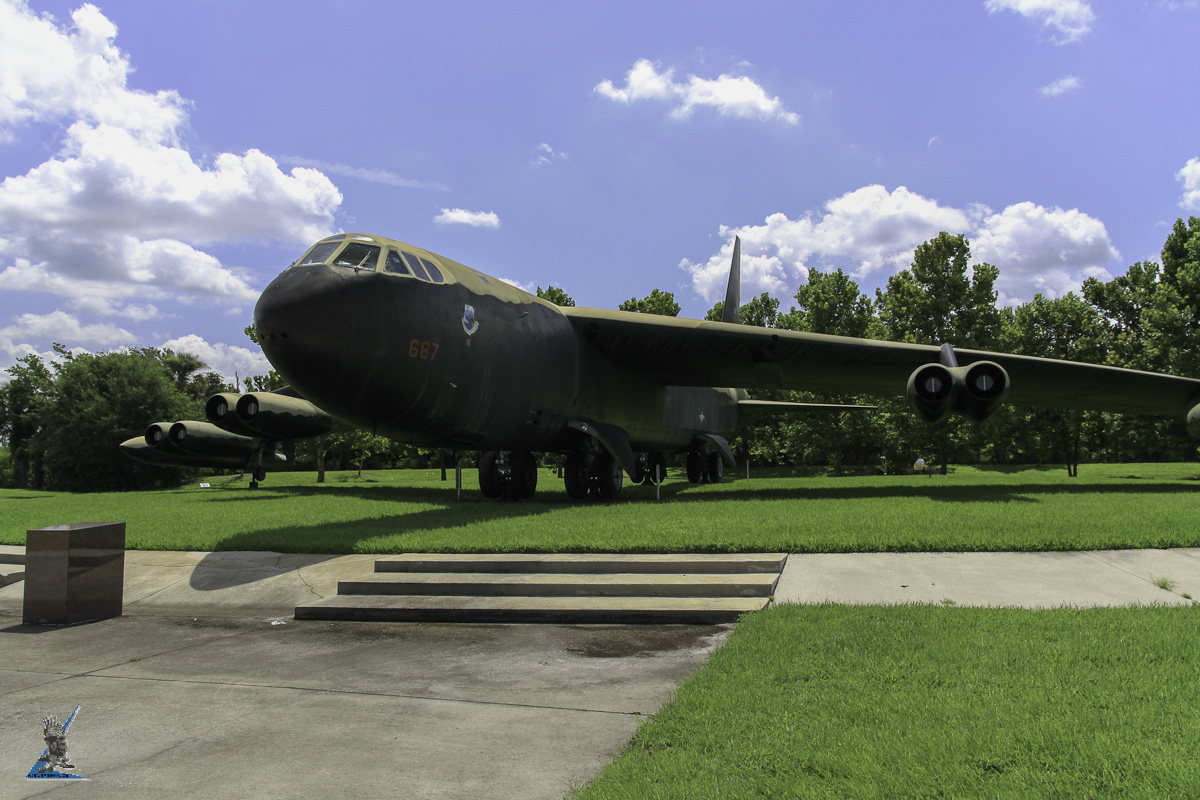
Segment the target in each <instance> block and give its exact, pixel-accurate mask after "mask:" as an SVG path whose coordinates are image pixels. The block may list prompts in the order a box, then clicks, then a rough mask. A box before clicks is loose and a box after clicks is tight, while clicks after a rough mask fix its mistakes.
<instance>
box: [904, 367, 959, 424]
mask: <svg viewBox="0 0 1200 800" xmlns="http://www.w3.org/2000/svg"><path fill="white" fill-rule="evenodd" d="M954 383H955V381H954V375H953V374H951V372H950V369H949V368H947V367H943V366H942V365H941V364H925V365H924V366H920V367H917V368H916V369H915V370H913V374H912V375H910V376H908V402H909V403H910V404H911V405H912V407H913V410H914V411H916V412H917V414H919V415H920V417H921V419H923V420H925V421H926V422H928V423H929V424H930V425H935V424H937V423H939V422H941V421H942V420H944V419H945V418H946V417H948V416H950V412H951V411H953V410H954V402H953V401H954V394H955V391H954V389H955V386H954Z"/></svg>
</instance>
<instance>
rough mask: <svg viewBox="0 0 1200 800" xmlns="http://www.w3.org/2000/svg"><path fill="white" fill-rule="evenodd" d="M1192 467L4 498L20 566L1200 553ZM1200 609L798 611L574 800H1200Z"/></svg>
mask: <svg viewBox="0 0 1200 800" xmlns="http://www.w3.org/2000/svg"><path fill="white" fill-rule="evenodd" d="M1198 473H1200V470H1198V469H1197V467H1196V465H1189V464H1121V465H1087V464H1085V465H1083V466H1081V467H1080V477H1078V478H1068V477H1067V475H1066V472H1065V471H1064V470H1063V469H1061V468H1059V469H1036V468H1005V469H996V468H993V469H974V468H966V467H961V468H958V469H957V470H955V471H953V472H952V473H951V474H950V475H947V476H935V477H933V478H928V477H915V476H892V477H863V478H849V477H847V478H825V477H797V476H795V475H791V474H788V473H787V472H786V471H768V470H756V471H755V472H754V473H753V475H754V477H753V478H752V479H751V480H745V479H744V478H743V479H741V480H732V481H728V482H726V483H722V484H718V485H715V486H693V485H690V484H688V483H687V482H686V481H685V480H682V479H680V477H679V476H678V475H674V474H673V475H672V476H671V481H670V482H669V483H667V484H666V485H664V487H663V488H662V500H661V501H656V500H655V494H654V489H653V487H626V490H625V492H624V493H623V494H622V499H621V501H620V502H618V503H614V504H612V505H603V504H586V503H585V504H575V503H572V502H570V501H568V500H567V497H566V493H565V491H564V490H563V488H562V483H561V481H559V480H558V479H556V478H554V477H553V476H552V474H551V473H550V471H549V470H542V471H541V474H540V483H541V486H542V491H541V492H539V494H538V496H537V498H536V500H535V501H534V502H522V503H498V502H492V501H485V500H483V499H482V498H480V496H479V494H478V491H477V490H476V488H475V487H476V482H475V481H476V478H475V473H474V471H473V470H466V471H464V486H465V487H467V488H466V489H464V492H463V499H462V501H461V502H459V501H458V500H457V498H456V495H455V491H454V488H453V487H454V484H453V475H451V480H450V481H449V482H448V483H443V482H441V481H440V480H438V472H437V471H436V470H408V471H388V472H376V473H372V474H369V475H367V476H365V477H363V478H361V479H359V478H355V477H354V476H353V474H348V473H331V474H330V476H329V483H327V484H325V485H320V486H319V485H317V484H316V483H315V478H314V476H313V474H312V473H281V474H273V475H271V476H270V477H269V478H268V480H267V482H266V483H264V484H263V486H262V487H261V488H259V489H256V490H251V489H249V488H248V487H247V486H246V485H245V482H231V481H229V480H228V479H225V478H213V479H209V482H210V483H211V487H210V488H200V487H199V486H198V485H196V484H192V485H189V486H185V487H182V488H180V489H174V490H165V491H155V492H141V493H130V494H93V495H70V494H64V493H54V492H28V491H13V490H0V543H6V544H22V543H24V537H25V530H26V529H29V528H36V527H42V526H46V525H57V524H63V523H67V522H83V521H111V520H116V521H120V520H123V521H125V522H126V523H127V540H128V545H129V547H131V548H142V549H162V550H275V551H282V552H306V553H352V552H362V553H388V552H403V551H430V552H439V551H440V552H503V551H509V552H514V551H527V552H539V551H541V552H554V551H560V552H566V551H577V552H583V551H625V552H658V551H663V552H688V551H691V552H717V551H786V552H798V553H804V552H855V551H876V552H877V551H954V550H959V551H968V550H1081V549H1102V548H1135V547H1197V546H1200V482H1198V481H1197V476H1198ZM1197 652H1200V605H1196V604H1193V605H1192V606H1187V607H1170V608H1168V607H1162V608H1123V609H1089V610H1073V609H1056V610H1044V611H1027V610H1017V609H973V608H956V607H942V606H894V607H879V606H867V607H845V606H832V605H816V606H779V607H775V608H772V609H769V610H767V611H763V612H758V613H755V614H750V615H746V616H745V617H743V619H742V621H741V622H740V623H739V624H738V626H737V628H736V629H735V630H734V632H733V633H732V635H731V637H730V640H729V642H728V644H726V645H725V646H724V647H723V648H721V649H720V650H718V651H717V652H716V653H715V654H714V655H713V656H712V657H711V658H710V659H709V661H708V663H707V664H706V665H705V666H704V667H702V668H701V669H700V670H698V671H697V672H696V673H695V674H694V675H693V676H692V677H691V678H690V679H688V680H687V681H686V682H685V683H684V684H683V685H682V686H681V687H680V689H679V691H678V693H677V697H676V698H675V699H674V700H673V701H672V702H671V703H669V704H668V705H667V706H665V707H664V708H663V709H662V710H661V711H660V712H659V713H658V714H657V715H656V716H655V717H654V718H653V719H652V720H650V721H649V722H647V723H646V724H644V725H643V726H642V727H641V728H640V729H639V732H638V734H637V736H636V738H635V740H634V742H633V743H632V744H631V745H630V747H629V748H627V750H626V751H625V752H624V753H623V754H622V755H621V756H620V757H618V758H617V759H616V760H615V761H614V762H613V763H612V764H611V765H610V766H609V767H608V768H607V769H606V770H605V771H604V772H603V774H602V775H600V776H599V777H598V778H597V779H596V780H595V781H593V782H592V783H591V784H589V785H588V786H587V787H584V788H583V789H581V790H580V792H579V794H578V797H579V798H582V799H584V800H594V799H595V798H609V797H612V798H641V797H645V798H676V797H678V798H685V797H686V798H695V797H704V798H709V797H713V798H777V797H803V798H809V797H812V798H824V797H829V798H834V797H837V798H857V797H863V798H903V797H947V798H949V797H993V798H1009V797H1022V798H1023V797H1046V798H1058V797H1078V798H1088V797H1096V798H1107V797H1121V798H1141V797H1145V798H1159V797H1185V798H1195V797H1200V760H1197V759H1196V757H1195V750H1196V747H1197V745H1198V744H1200V701H1198V700H1197V698H1200V669H1197V666H1196V653H1197Z"/></svg>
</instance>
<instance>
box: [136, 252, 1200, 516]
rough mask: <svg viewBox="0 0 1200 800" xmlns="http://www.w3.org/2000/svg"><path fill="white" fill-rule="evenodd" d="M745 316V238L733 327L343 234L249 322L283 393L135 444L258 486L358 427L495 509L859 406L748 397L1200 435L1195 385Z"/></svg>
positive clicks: (270, 295)
mask: <svg viewBox="0 0 1200 800" xmlns="http://www.w3.org/2000/svg"><path fill="white" fill-rule="evenodd" d="M739 308H740V241H737V240H735V242H734V248H733V260H732V264H731V266H730V274H729V283H728V288H727V290H726V297H725V310H724V315H723V317H722V320H721V321H720V322H711V321H700V320H688V319H676V318H673V317H662V316H655V315H650V314H638V313H633V312H624V311H608V310H603V309H594V308H564V307H559V306H556V305H554V304H552V303H550V302H547V301H546V300H543V299H541V298H539V297H536V296H534V295H531V294H529V293H528V292H524V291H522V290H520V289H518V288H516V287H514V286H512V285H510V284H508V283H506V282H504V281H502V280H500V279H498V278H493V277H491V276H488V275H485V274H483V273H482V272H478V271H476V270H474V269H472V268H470V267H468V266H465V265H463V264H459V263H457V262H455V261H451V260H450V259H448V258H445V257H443V256H439V255H437V254H435V253H432V252H429V251H428V250H424V249H422V248H419V247H415V246H413V245H410V244H406V243H404V242H400V241H396V240H393V239H387V238H384V237H382V236H374V235H369V234H363V233H344V234H337V235H334V236H329V237H327V238H325V239H322V240H321V241H319V242H317V243H316V244H314V245H313V246H312V247H310V248H309V249H308V251H307V252H305V253H304V255H303V256H301V257H300V258H299V259H297V260H296V261H295V262H294V263H292V264H291V266H289V267H288V268H287V269H285V270H284V271H283V272H282V273H280V274H279V275H278V276H277V277H276V278H275V279H274V280H273V281H271V283H270V284H269V285H268V286H267V287H266V288H265V289H264V290H263V292H262V295H261V296H260V297H259V300H258V304H257V305H256V306H255V309H254V327H255V329H256V330H257V332H258V336H259V338H260V343H261V345H262V349H263V352H264V353H265V354H266V356H267V358H268V360H269V361H270V362H271V364H272V365H273V366H274V368H275V369H276V371H277V372H278V373H279V374H280V375H281V376H282V377H283V378H284V379H286V380H287V381H288V383H289V386H288V388H286V389H282V390H279V391H277V392H253V393H249V394H242V395H237V394H219V395H215V396H213V397H211V398H209V400H208V403H207V405H206V408H205V413H206V416H207V418H208V421H207V422H202V421H183V422H175V423H155V424H152V425H151V426H150V427H149V428H148V429H147V431H146V434H145V436H144V437H136V438H133V439H130V440H128V441H126V442H125V443H123V444H122V448H123V449H124V450H125V452H127V453H128V454H129V455H131V456H133V457H134V458H137V459H139V460H142V461H147V462H150V463H158V464H176V465H181V464H182V465H187V464H192V465H197V466H215V467H235V468H236V467H248V468H251V469H253V470H254V479H255V482H257V481H259V480H262V479H263V478H264V476H265V472H266V470H267V469H276V468H281V467H283V466H284V465H286V463H287V461H288V459H287V457H286V455H285V452H284V450H285V449H286V443H288V442H290V441H292V440H295V439H297V438H304V437H309V436H318V435H322V434H324V433H327V432H329V431H331V430H334V429H335V428H336V427H339V426H340V427H345V428H350V427H356V428H361V429H364V430H369V431H371V432H372V433H375V434H379V435H384V436H388V437H391V438H393V439H396V440H399V441H404V442H412V443H420V444H425V445H428V446H433V447H444V448H455V449H463V450H471V451H479V453H480V455H479V486H480V489H481V490H482V492H483V494H484V496H486V497H489V498H499V497H508V498H511V499H524V498H528V497H530V496H532V495H533V493H534V491H535V489H536V486H537V475H538V473H537V463H536V461H535V455H534V454H535V453H559V454H564V455H565V456H566V462H565V468H564V472H563V476H564V481H565V484H566V490H567V494H568V495H569V496H570V497H571V498H573V499H582V498H584V497H586V496H587V495H588V494H589V493H594V494H595V495H598V496H599V497H600V498H602V499H604V500H612V499H614V498H616V497H617V495H618V493H619V492H620V491H621V488H622V484H623V481H624V474H626V473H627V474H628V475H629V476H630V477H631V478H632V480H633V481H634V482H635V483H640V482H658V481H660V480H661V479H662V476H663V475H664V474H665V469H664V456H663V454H664V453H673V452H684V453H687V474H688V479H689V480H691V481H692V482H700V481H702V480H710V481H717V480H720V479H721V476H722V474H723V470H724V466H725V464H727V463H728V464H730V465H732V464H734V455H733V452H732V451H731V449H730V447H729V443H728V437H730V436H731V435H732V434H733V433H734V432H735V431H736V430H737V429H738V426H739V423H742V422H744V421H746V420H747V419H748V418H752V417H753V416H755V415H758V414H765V413H788V412H800V413H803V412H805V411H813V410H817V409H829V408H860V407H857V406H827V405H820V404H803V403H776V402H768V401H758V400H753V399H751V398H750V396H749V394H748V392H747V389H764V388H787V389H802V390H809V391H815V392H842V393H854V394H875V395H903V396H907V397H908V399H909V401H910V403H911V404H912V406H913V407H914V409H915V410H916V412H917V413H918V414H919V415H920V416H921V417H922V418H923V419H924V420H925V421H927V422H929V423H937V422H940V421H942V420H944V419H946V418H947V417H948V416H949V415H951V414H962V415H965V416H967V417H970V418H972V419H975V420H983V419H985V418H986V417H987V416H988V415H989V414H991V413H993V412H994V411H995V410H996V409H997V408H999V407H1000V405H1001V404H1002V403H1003V402H1005V401H1009V402H1014V403H1028V404H1033V405H1041V406H1050V407H1058V408H1072V409H1085V410H1100V411H1114V412H1121V413H1128V414H1148V415H1179V416H1181V417H1184V418H1185V420H1186V423H1187V428H1188V431H1189V432H1190V433H1192V435H1194V436H1200V380H1194V379H1190V378H1180V377H1176V376H1172V375H1163V374H1158V373H1149V372H1139V371H1136V370H1128V369H1120V368H1116V367H1106V366H1099V365H1094V364H1080V363H1075V362H1070V361H1060V360H1053V359H1045V358H1036V357H1030V356H1015V355H1006V354H1001V353H990V352H984V351H977V350H963V349H956V348H954V347H953V346H952V345H951V344H944V345H942V346H941V347H940V348H939V347H935V346H931V345H917V344H904V343H898V342H885V341H876V340H867V339H856V338H850V337H841V336H826V335H821V334H814V333H803V332H797V331H787V330H777V329H769V328H759V327H754V326H749V325H741V324H739V319H738V311H739ZM720 387H736V388H720ZM251 485H256V484H255V483H252V484H251Z"/></svg>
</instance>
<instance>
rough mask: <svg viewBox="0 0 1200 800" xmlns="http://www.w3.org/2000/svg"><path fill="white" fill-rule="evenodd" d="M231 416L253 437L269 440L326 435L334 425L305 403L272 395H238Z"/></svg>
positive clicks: (305, 401) (330, 419)
mask: <svg viewBox="0 0 1200 800" xmlns="http://www.w3.org/2000/svg"><path fill="white" fill-rule="evenodd" d="M209 402H210V403H211V402H212V401H211V400H210V401H209ZM235 413H236V414H237V420H238V422H239V423H240V424H241V425H242V426H243V427H245V428H247V429H249V430H251V431H253V432H254V434H255V435H258V436H267V437H270V438H272V439H303V438H305V437H307V436H320V435H322V434H325V433H329V432H330V431H331V430H333V426H334V425H335V424H336V420H334V418H333V417H332V416H330V415H329V414H326V413H325V412H324V411H322V410H321V409H319V408H317V407H316V406H315V405H313V404H312V403H310V402H308V401H307V400H305V399H303V398H300V397H289V396H287V395H283V394H276V393H275V392H251V393H250V394H244V395H242V396H241V397H239V398H238V400H237V405H236V406H235ZM222 427H224V426H222Z"/></svg>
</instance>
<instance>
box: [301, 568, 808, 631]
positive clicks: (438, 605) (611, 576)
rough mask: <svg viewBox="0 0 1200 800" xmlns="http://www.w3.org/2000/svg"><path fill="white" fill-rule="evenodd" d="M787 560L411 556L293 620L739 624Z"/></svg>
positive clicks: (762, 601)
mask: <svg viewBox="0 0 1200 800" xmlns="http://www.w3.org/2000/svg"><path fill="white" fill-rule="evenodd" d="M786 560H787V554H785V553H774V554H771V553H768V554H761V553H752V554H745V555H737V554H734V555H723V554H721V555H691V554H684V555H669V554H668V555H664V554H654V555H642V554H634V555H622V554H615V555H614V554H575V553H568V554H532V555H527V554H492V553H485V554H479V555H474V554H451V555H431V554H426V553H410V554H405V555H401V556H390V557H388V558H383V559H379V560H378V561H376V562H375V572H374V573H373V574H370V575H365V576H363V577H362V578H359V579H356V580H344V581H340V582H339V583H338V594H337V595H336V596H334V597H327V598H325V599H323V600H318V601H316V602H313V603H308V604H306V605H302V606H298V607H297V608H296V611H295V616H296V619H321V620H364V621H365V620H371V621H392V622H553V623H567V624H572V623H573V624H591V623H625V624H629V623H658V624H664V623H672V624H693V625H716V624H720V623H725V622H733V621H735V620H736V619H737V618H738V616H739V615H741V614H745V613H746V612H748V611H757V610H759V609H761V608H763V607H764V606H766V605H767V603H768V602H770V596H771V593H772V592H774V590H775V584H776V583H777V582H778V580H779V575H780V573H781V572H782V571H783V565H784V562H785V561H786Z"/></svg>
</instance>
